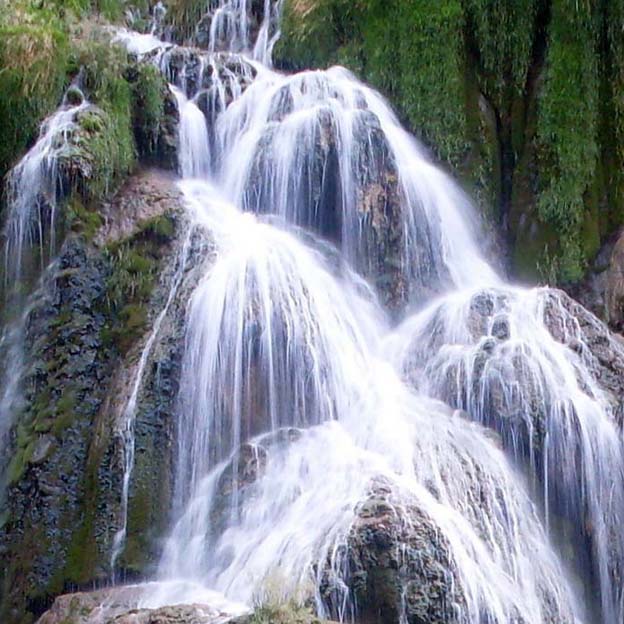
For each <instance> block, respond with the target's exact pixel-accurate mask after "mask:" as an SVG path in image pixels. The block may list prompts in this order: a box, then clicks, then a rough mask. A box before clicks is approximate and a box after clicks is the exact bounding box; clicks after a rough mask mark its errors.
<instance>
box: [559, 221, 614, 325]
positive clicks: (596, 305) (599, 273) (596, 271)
mask: <svg viewBox="0 0 624 624" xmlns="http://www.w3.org/2000/svg"><path fill="white" fill-rule="evenodd" d="M569 292H570V294H571V295H572V296H573V297H574V298H575V299H576V300H577V301H579V302H580V303H581V304H582V305H583V306H585V307H586V308H587V309H588V310H591V312H593V313H594V314H595V315H596V316H597V317H598V318H600V319H601V320H602V321H604V322H605V323H607V324H608V325H609V327H610V328H611V329H612V330H614V331H617V332H619V333H623V332H624V232H622V231H620V232H619V233H618V234H616V235H615V236H613V237H612V238H611V239H610V240H608V241H607V242H606V243H605V244H604V245H603V247H602V249H601V250H600V252H599V253H598V255H597V256H596V258H595V260H594V261H593V263H592V265H591V267H590V269H589V272H588V275H587V277H586V278H585V280H584V281H583V282H582V283H581V284H579V285H576V286H574V287H571V288H570V290H569Z"/></svg>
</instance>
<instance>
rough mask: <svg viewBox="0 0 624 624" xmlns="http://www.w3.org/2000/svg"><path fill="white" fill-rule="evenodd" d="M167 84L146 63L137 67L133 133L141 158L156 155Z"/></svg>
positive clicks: (154, 68)
mask: <svg viewBox="0 0 624 624" xmlns="http://www.w3.org/2000/svg"><path fill="white" fill-rule="evenodd" d="M166 93H167V84H166V82H165V79H164V78H163V76H162V74H161V73H160V71H158V69H157V68H156V67H154V66H153V65H151V64H148V63H141V64H139V65H138V66H137V76H136V81H135V82H134V84H133V95H134V108H133V110H134V124H133V125H134V132H135V136H136V140H137V145H138V147H139V151H140V153H141V156H142V157H144V158H147V159H150V158H153V157H154V156H155V155H156V152H157V148H158V137H159V135H160V130H161V125H162V123H163V121H164V118H165V95H166Z"/></svg>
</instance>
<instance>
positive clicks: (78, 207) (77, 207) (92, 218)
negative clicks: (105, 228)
mask: <svg viewBox="0 0 624 624" xmlns="http://www.w3.org/2000/svg"><path fill="white" fill-rule="evenodd" d="M65 219H66V221H67V224H68V228H69V230H71V231H72V232H74V233H77V234H81V235H82V236H84V237H85V239H86V240H87V241H90V240H93V238H94V236H95V234H96V233H97V231H98V230H99V229H100V227H101V226H102V224H103V219H102V215H101V214H100V213H99V212H97V210H93V209H89V208H87V207H86V206H85V205H84V203H83V201H82V199H81V198H80V197H79V196H78V195H77V194H74V195H73V196H72V197H71V198H70V200H69V201H68V203H67V206H66V208H65Z"/></svg>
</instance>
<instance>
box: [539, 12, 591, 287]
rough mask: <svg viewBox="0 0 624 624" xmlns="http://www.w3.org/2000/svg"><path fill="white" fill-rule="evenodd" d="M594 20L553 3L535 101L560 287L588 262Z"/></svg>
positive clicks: (544, 207)
mask: <svg viewBox="0 0 624 624" xmlns="http://www.w3.org/2000/svg"><path fill="white" fill-rule="evenodd" d="M597 45H598V42H597V18H596V14H595V12H594V11H593V10H592V8H591V7H590V6H589V5H585V4H583V3H578V2H575V1H574V0H555V1H554V2H553V5H552V19H551V23H550V30H549V48H548V57H547V74H546V82H545V85H544V89H543V91H542V93H541V96H540V101H539V119H538V142H539V145H540V156H539V157H540V160H539V165H540V171H541V179H540V186H541V188H540V192H539V197H538V210H539V214H540V217H541V218H542V219H543V220H544V221H545V222H546V223H549V224H551V225H552V226H553V227H554V228H556V229H557V231H558V232H559V235H560V238H561V254H562V255H561V273H560V276H559V278H560V279H561V280H563V281H575V280H578V279H579V278H580V277H581V276H582V275H583V272H584V269H585V266H586V263H587V260H588V258H586V257H585V256H584V253H583V248H582V240H581V239H582V227H583V222H584V211H585V203H584V195H585V193H586V191H587V189H588V187H589V185H590V183H591V182H592V179H593V176H594V172H595V169H596V164H597V158H598V154H599V147H598V143H597V129H598V102H597V93H598V86H599V85H598V58H597Z"/></svg>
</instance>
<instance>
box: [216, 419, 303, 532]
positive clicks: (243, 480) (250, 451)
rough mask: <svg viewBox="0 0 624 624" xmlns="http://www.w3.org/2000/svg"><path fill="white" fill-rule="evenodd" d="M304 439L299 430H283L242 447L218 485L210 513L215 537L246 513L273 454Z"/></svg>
mask: <svg viewBox="0 0 624 624" xmlns="http://www.w3.org/2000/svg"><path fill="white" fill-rule="evenodd" d="M300 436H301V432H300V430H299V429H294V428H287V429H279V430H277V431H275V432H273V433H270V434H266V435H264V436H262V437H261V438H259V439H256V440H254V441H251V442H248V443H246V444H243V445H241V447H240V449H239V450H238V452H237V453H236V454H235V455H234V456H233V457H232V458H231V459H230V461H229V462H228V463H227V465H226V467H225V468H224V469H223V471H222V473H221V475H220V476H219V479H218V482H217V488H216V493H215V497H214V499H213V503H212V507H211V509H210V519H211V525H212V527H213V530H214V534H215V535H217V536H218V535H220V534H221V533H222V532H223V531H224V530H225V529H226V528H227V524H228V522H230V521H231V519H232V515H233V514H234V515H237V516H240V514H241V513H242V510H243V508H244V506H245V504H246V503H248V502H249V500H250V497H251V496H252V495H253V486H254V484H255V483H256V482H257V481H258V479H260V478H261V477H262V476H263V474H264V472H265V469H266V465H267V461H268V454H269V453H270V452H271V450H273V449H275V448H276V447H278V448H279V447H283V446H285V445H287V444H289V443H291V442H294V441H296V440H298V439H299V438H300ZM234 494H235V495H236V496H234ZM234 500H235V501H236V504H237V507H236V508H235V509H233V508H232V504H233V501H234Z"/></svg>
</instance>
